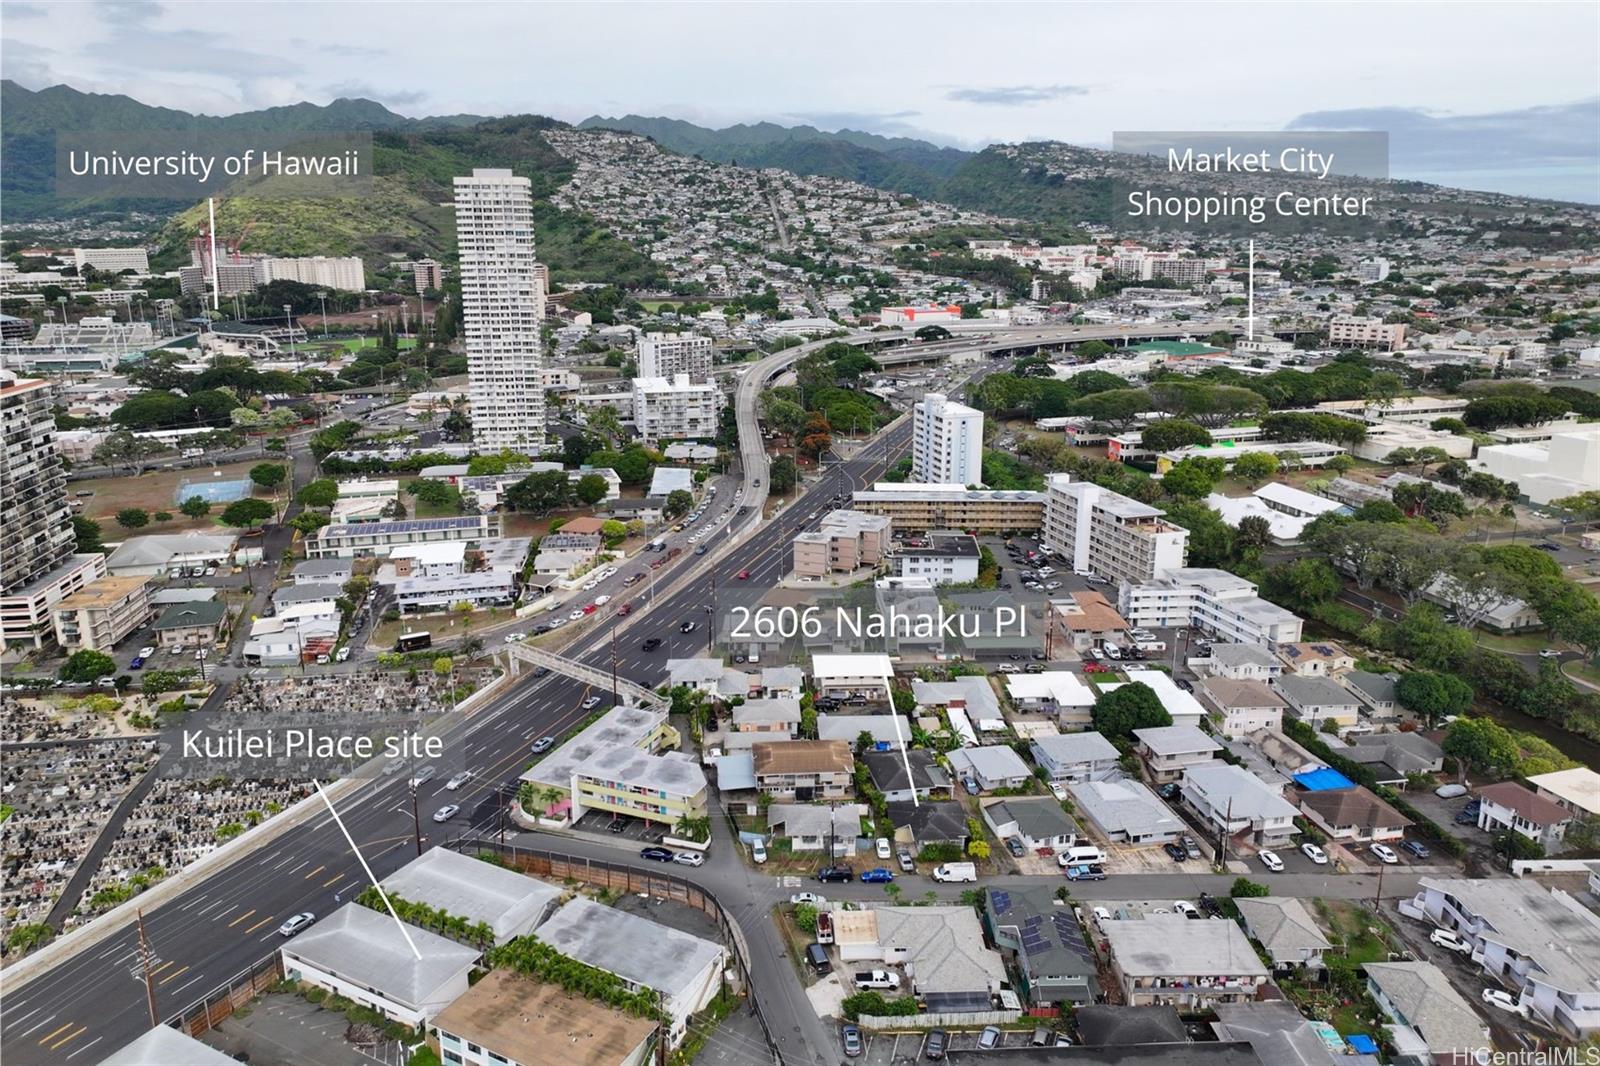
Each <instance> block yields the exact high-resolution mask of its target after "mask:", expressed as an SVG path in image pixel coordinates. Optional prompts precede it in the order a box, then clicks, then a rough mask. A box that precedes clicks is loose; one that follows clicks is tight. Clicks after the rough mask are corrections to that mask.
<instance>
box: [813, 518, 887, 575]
mask: <svg viewBox="0 0 1600 1066" xmlns="http://www.w3.org/2000/svg"><path fill="white" fill-rule="evenodd" d="M892 528H893V522H892V520H891V519H889V518H887V517H885V516H883V515H874V514H867V513H866V512H864V511H849V510H838V511H829V512H828V513H827V514H826V515H824V516H823V518H822V521H821V522H820V523H818V527H817V528H816V529H810V530H802V531H801V532H799V533H797V534H795V538H794V543H793V550H794V575H795V577H799V578H813V579H814V578H823V577H827V576H829V575H830V574H851V573H854V572H855V571H857V570H863V569H867V568H870V567H875V566H877V565H878V564H879V563H881V562H882V561H883V558H884V556H885V555H887V554H888V552H889V546H890V536H891V530H892Z"/></svg>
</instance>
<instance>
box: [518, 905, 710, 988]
mask: <svg viewBox="0 0 1600 1066" xmlns="http://www.w3.org/2000/svg"><path fill="white" fill-rule="evenodd" d="M533 935H534V936H535V937H536V938H537V939H539V940H541V941H543V942H544V943H546V944H549V945H550V946H551V947H553V948H555V949H556V950H557V951H559V952H561V954H563V955H565V956H567V957H568V958H572V959H577V960H578V961H579V962H583V963H588V964H589V965H590V966H595V967H598V968H600V969H602V970H605V971H606V972H607V973H612V974H616V975H617V976H618V977H621V978H623V979H624V980H627V981H631V982H633V983H634V984H636V985H643V986H644V987H646V988H653V989H655V990H657V991H659V992H661V993H663V994H664V995H667V996H676V995H680V994H682V993H684V992H685V991H687V990H688V988H689V985H690V982H692V981H693V980H694V979H695V978H696V977H698V976H699V975H700V974H701V973H702V972H703V971H704V970H705V968H706V967H707V966H708V965H710V964H711V963H712V962H713V961H714V960H716V959H717V958H719V957H720V956H721V955H722V954H723V951H722V947H721V946H720V945H718V944H713V943H712V942H711V941H709V940H702V939H701V938H700V937H697V936H692V935H690V934H689V933H684V932H680V931H678V930H677V929H673V928H671V927H670V926H666V925H661V924H659V923H657V922H652V921H651V920H650V919H648V918H641V917H639V916H638V915H635V914H629V913H628V912H626V911H621V910H618V909H617V908H615V907H607V906H605V905H604V904H602V903H596V902H594V901H593V900H589V899H584V898H583V897H581V896H580V897H578V898H576V899H573V900H571V901H570V902H568V903H567V905H566V906H564V907H562V908H561V909H560V910H558V911H556V913H555V914H554V915H552V916H551V918H550V920H549V921H547V922H545V923H544V924H543V925H542V926H540V927H539V928H538V930H537V931H536V932H535V933H534V934H533Z"/></svg>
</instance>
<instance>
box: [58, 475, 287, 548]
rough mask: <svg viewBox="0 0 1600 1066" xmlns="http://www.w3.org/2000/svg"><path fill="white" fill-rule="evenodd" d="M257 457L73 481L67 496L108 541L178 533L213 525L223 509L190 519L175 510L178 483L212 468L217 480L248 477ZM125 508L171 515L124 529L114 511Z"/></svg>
mask: <svg viewBox="0 0 1600 1066" xmlns="http://www.w3.org/2000/svg"><path fill="white" fill-rule="evenodd" d="M257 462H259V460H248V461H246V462H242V463H225V464H223V465H222V466H216V467H204V466H197V467H194V468H193V469H190V470H151V471H147V472H146V473H144V474H142V475H140V476H139V477H130V476H128V475H123V476H120V477H107V478H91V479H88V480H85V481H73V482H70V483H69V484H68V485H67V492H68V494H69V498H71V499H73V500H81V501H82V503H83V509H82V510H81V511H79V512H78V514H81V515H83V516H84V517H85V518H92V519H94V520H95V521H96V522H99V523H100V524H101V526H102V527H104V528H103V530H102V532H103V534H104V536H105V539H107V540H115V539H117V538H118V537H120V536H123V535H128V536H133V535H138V534H142V533H181V532H184V531H185V530H191V529H211V528H213V527H214V526H216V519H215V516H216V515H217V514H218V513H219V512H220V511H221V510H222V505H217V504H213V505H212V508H211V516H209V517H206V518H190V517H188V516H187V515H185V514H182V513H180V512H179V510H178V504H177V502H176V501H175V500H174V499H173V494H174V493H175V492H177V489H178V485H179V484H180V483H181V482H184V481H200V480H203V479H210V478H211V477H212V473H213V471H215V472H216V474H217V477H216V480H219V481H227V480H233V479H239V478H247V477H249V476H250V468H251V467H253V466H255V465H256V463H257ZM79 492H93V493H94V495H93V496H77V495H73V494H75V493H79ZM255 494H256V495H257V496H260V497H261V498H262V499H267V500H270V499H271V498H272V494H271V493H269V492H264V491H262V490H261V489H257V490H256V493H255ZM125 507H142V508H144V509H145V510H146V511H148V512H150V514H152V515H154V514H155V513H156V512H157V511H168V512H170V513H171V514H172V521H170V522H156V521H154V520H152V521H151V522H150V524H149V525H147V526H143V527H141V528H139V529H136V530H124V529H123V528H122V527H121V526H119V525H117V524H116V515H117V512H118V511H120V510H122V509H123V508H125Z"/></svg>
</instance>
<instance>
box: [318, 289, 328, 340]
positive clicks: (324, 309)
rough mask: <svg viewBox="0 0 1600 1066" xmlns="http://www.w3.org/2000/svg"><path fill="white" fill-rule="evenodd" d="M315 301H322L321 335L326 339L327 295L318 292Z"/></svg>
mask: <svg viewBox="0 0 1600 1066" xmlns="http://www.w3.org/2000/svg"><path fill="white" fill-rule="evenodd" d="M317 299H319V300H321V301H322V335H323V336H324V337H326V336H327V335H328V294H327V293H326V292H319V293H317Z"/></svg>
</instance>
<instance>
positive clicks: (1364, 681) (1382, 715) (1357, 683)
mask: <svg viewBox="0 0 1600 1066" xmlns="http://www.w3.org/2000/svg"><path fill="white" fill-rule="evenodd" d="M1339 680H1341V681H1343V682H1344V684H1345V687H1346V688H1348V689H1349V690H1350V691H1351V692H1352V693H1354V694H1355V697H1356V699H1358V700H1360V701H1361V704H1362V706H1361V707H1360V712H1361V714H1362V715H1363V716H1364V717H1365V718H1366V719H1367V720H1368V721H1370V722H1371V723H1372V724H1373V725H1391V724H1393V723H1395V722H1398V721H1400V702H1399V700H1398V699H1397V698H1396V697H1395V684H1396V682H1398V681H1399V680H1400V675H1399V674H1375V673H1373V672H1372V671H1370V670H1349V671H1346V672H1345V673H1344V674H1342V675H1341V676H1340V678H1339Z"/></svg>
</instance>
